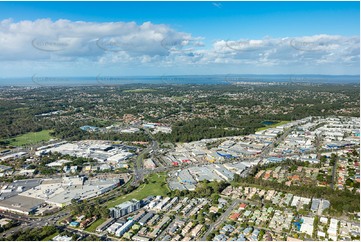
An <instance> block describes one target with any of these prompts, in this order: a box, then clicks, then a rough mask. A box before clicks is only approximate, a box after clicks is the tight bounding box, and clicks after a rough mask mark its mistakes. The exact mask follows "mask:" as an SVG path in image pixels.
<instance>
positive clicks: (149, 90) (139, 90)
mask: <svg viewBox="0 0 361 242" xmlns="http://www.w3.org/2000/svg"><path fill="white" fill-rule="evenodd" d="M156 91H157V90H155V89H149V88H142V89H131V90H125V91H124V92H156Z"/></svg>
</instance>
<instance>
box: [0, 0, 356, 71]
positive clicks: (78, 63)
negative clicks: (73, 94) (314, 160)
mask: <svg viewBox="0 0 361 242" xmlns="http://www.w3.org/2000/svg"><path fill="white" fill-rule="evenodd" d="M359 13H360V3H359V2H0V52H1V55H0V72H1V73H2V77H24V76H33V75H35V74H36V75H43V76H45V75H49V76H50V75H51V76H94V75H99V74H100V73H101V74H102V75H109V76H112V75H113V76H153V75H154V76H158V75H204V74H207V75H209V74H230V73H232V74H326V75H358V74H359V73H360V37H359V36H360V32H359V29H360V14H359Z"/></svg>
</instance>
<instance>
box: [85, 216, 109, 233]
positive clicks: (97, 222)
mask: <svg viewBox="0 0 361 242" xmlns="http://www.w3.org/2000/svg"><path fill="white" fill-rule="evenodd" d="M105 220H106V219H105V218H100V219H98V220H97V221H95V222H94V223H92V224H91V225H90V226H89V227H88V228H86V229H85V231H88V232H95V230H96V229H97V227H98V226H99V225H101V224H102V223H104V222H105Z"/></svg>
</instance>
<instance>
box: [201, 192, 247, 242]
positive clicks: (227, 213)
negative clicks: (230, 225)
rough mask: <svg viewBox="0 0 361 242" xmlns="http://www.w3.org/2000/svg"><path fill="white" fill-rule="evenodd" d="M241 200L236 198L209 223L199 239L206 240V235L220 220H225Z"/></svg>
mask: <svg viewBox="0 0 361 242" xmlns="http://www.w3.org/2000/svg"><path fill="white" fill-rule="evenodd" d="M240 202H241V200H239V199H236V200H234V201H233V203H232V204H231V205H230V206H229V207H228V209H227V210H226V211H225V212H224V213H223V214H222V215H221V216H220V217H219V218H218V219H217V220H216V222H214V223H213V224H211V225H210V226H209V228H208V230H207V232H206V233H205V234H204V235H203V237H202V239H201V241H207V236H208V235H209V234H210V233H211V232H213V231H214V230H215V228H217V227H218V226H219V225H220V224H221V223H222V222H224V221H226V220H227V219H228V217H229V215H230V214H231V212H232V211H233V210H234V209H235V208H236V207H237V206H238V205H239V204H240Z"/></svg>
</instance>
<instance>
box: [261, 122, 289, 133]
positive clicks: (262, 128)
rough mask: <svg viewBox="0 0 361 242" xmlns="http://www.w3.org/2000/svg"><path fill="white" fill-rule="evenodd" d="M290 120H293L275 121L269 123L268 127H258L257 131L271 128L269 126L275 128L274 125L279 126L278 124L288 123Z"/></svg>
mask: <svg viewBox="0 0 361 242" xmlns="http://www.w3.org/2000/svg"><path fill="white" fill-rule="evenodd" d="M289 122H291V121H280V122H278V123H275V124H271V125H267V126H266V127H261V128H258V129H256V131H261V130H265V129H269V128H274V127H277V126H279V125H282V124H287V123H289Z"/></svg>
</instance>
